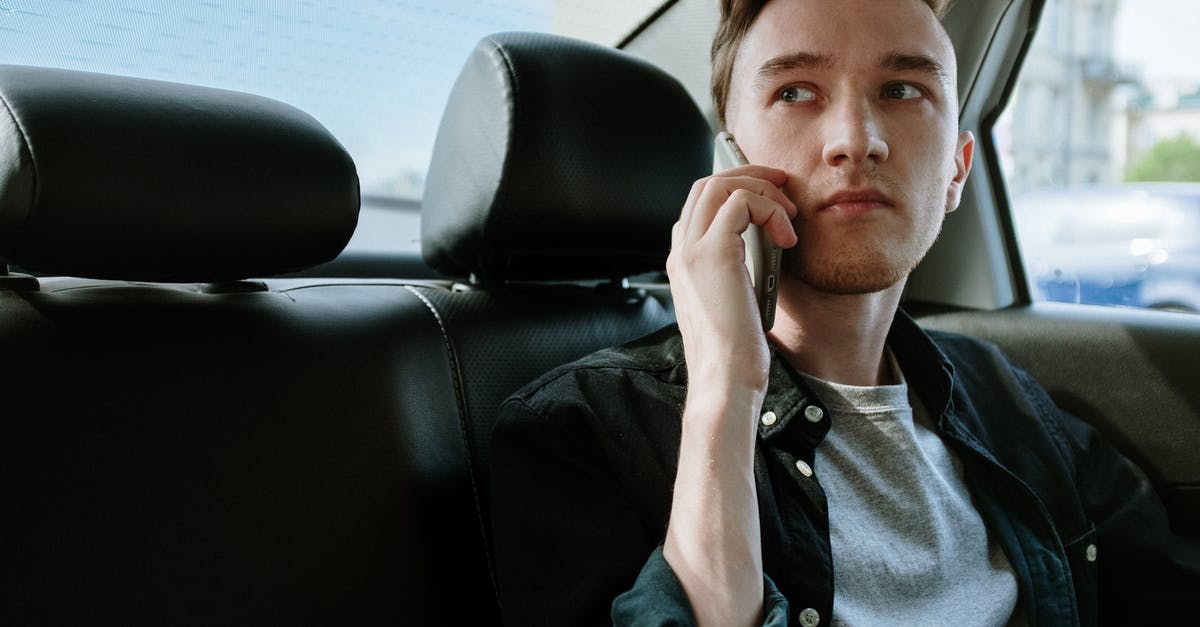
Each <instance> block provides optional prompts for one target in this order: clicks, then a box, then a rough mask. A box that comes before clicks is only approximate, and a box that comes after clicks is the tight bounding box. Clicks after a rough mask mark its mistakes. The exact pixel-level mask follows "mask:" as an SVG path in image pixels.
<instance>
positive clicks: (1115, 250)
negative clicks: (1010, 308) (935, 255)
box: [1013, 183, 1200, 311]
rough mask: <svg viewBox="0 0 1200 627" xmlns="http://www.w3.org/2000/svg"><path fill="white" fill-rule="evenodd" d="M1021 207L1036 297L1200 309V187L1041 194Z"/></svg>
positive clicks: (1024, 199)
mask: <svg viewBox="0 0 1200 627" xmlns="http://www.w3.org/2000/svg"><path fill="white" fill-rule="evenodd" d="M1013 208H1014V215H1015V219H1016V227H1017V233H1018V237H1019V238H1020V242H1021V249H1022V251H1023V254H1024V256H1025V268H1026V273H1027V275H1028V277H1029V281H1030V284H1031V287H1032V288H1033V291H1034V297H1035V298H1040V299H1041V300H1048V301H1057V302H1070V303H1084V304H1098V305H1126V306H1131V307H1143V308H1149V309H1161V310H1169V311H1200V183H1130V184H1122V185H1107V186H1096V187H1081V188H1067V189H1059V190H1049V191H1040V192H1034V193H1029V194H1023V195H1020V196H1016V197H1014V198H1013Z"/></svg>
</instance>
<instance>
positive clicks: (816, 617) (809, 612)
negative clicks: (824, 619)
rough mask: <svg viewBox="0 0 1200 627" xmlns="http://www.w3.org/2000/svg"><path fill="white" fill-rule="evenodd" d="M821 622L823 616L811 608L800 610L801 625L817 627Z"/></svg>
mask: <svg viewBox="0 0 1200 627" xmlns="http://www.w3.org/2000/svg"><path fill="white" fill-rule="evenodd" d="M820 622H821V615H820V614H818V613H817V611H816V610H814V609H813V608H811V607H806V608H804V609H802V610H800V624H801V625H804V627H817V623H820Z"/></svg>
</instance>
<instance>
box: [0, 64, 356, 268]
mask: <svg viewBox="0 0 1200 627" xmlns="http://www.w3.org/2000/svg"><path fill="white" fill-rule="evenodd" d="M358 206H359V193H358V176H357V174H356V172H355V168H354V162H353V161H352V160H351V158H350V156H349V155H348V154H347V153H346V151H345V149H344V148H342V146H341V144H339V143H338V141H337V140H336V139H334V137H333V136H332V135H330V133H329V132H328V131H327V130H325V128H324V127H323V126H321V125H320V124H319V123H318V122H317V121H316V120H314V119H313V118H312V117H310V116H309V115H308V114H306V113H304V112H302V111H300V110H298V109H296V108H294V107H291V106H289V105H286V104H283V103H281V102H277V101H274V100H270V99H268V98H262V97H259V96H252V95H249V94H243V93H237V92H232V91H226V90H220V89H210V88H204V87H196V86H191V85H180V84H176V83H167V82H161V81H152V80H143V79H135V78H125V77H118V76H108V75H104V74H93V73H87V72H75V71H67V70H58V69H49V68H35V67H21V66H0V257H3V258H5V259H6V260H7V261H9V262H11V263H14V264H16V265H18V266H20V267H22V268H27V269H30V270H34V271H39V272H45V273H52V274H64V275H71V276H82V277H89V278H101V279H126V280H142V281H165V282H192V281H196V282H207V281H226V280H236V279H241V278H248V277H256V276H267V275H271V274H278V273H281V272H287V271H291V270H298V269H302V268H305V267H309V266H312V265H315V264H317V263H320V262H323V261H327V260H329V259H332V258H333V257H335V256H336V255H337V254H338V253H339V252H340V251H341V249H342V248H343V247H344V246H345V245H346V242H347V241H348V240H349V238H350V235H351V234H352V233H353V232H354V227H355V225H356V223H357V221H358Z"/></svg>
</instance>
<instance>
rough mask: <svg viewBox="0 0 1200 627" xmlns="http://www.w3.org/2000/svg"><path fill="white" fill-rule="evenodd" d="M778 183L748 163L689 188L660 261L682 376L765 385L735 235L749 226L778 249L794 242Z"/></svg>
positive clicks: (765, 362)
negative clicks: (679, 343) (679, 342)
mask: <svg viewBox="0 0 1200 627" xmlns="http://www.w3.org/2000/svg"><path fill="white" fill-rule="evenodd" d="M786 181H787V174H786V173H785V172H783V171H782V170H776V169H774V168H768V167H765V166H757V165H748V166H742V167H739V168H734V169H732V170H726V171H725V172H721V173H719V174H716V175H713V176H710V177H707V178H703V179H700V180H699V181H696V183H695V184H694V185H693V186H692V190H691V193H690V194H689V195H688V198H687V202H686V203H685V204H684V206H683V211H682V212H681V213H680V216H679V221H678V222H676V223H675V226H674V228H673V229H672V231H671V254H670V256H669V257H667V275H668V276H669V277H670V280H671V295H672V297H673V299H674V302H675V309H676V317H677V318H678V321H679V329H680V333H681V334H682V336H683V341H684V351H685V353H686V355H687V362H688V374H689V376H691V375H693V374H697V375H709V374H710V371H715V372H711V374H714V375H718V376H717V378H719V379H722V380H723V381H722V383H726V382H727V383H730V384H739V385H746V386H749V387H751V388H761V389H765V387H766V374H767V369H768V366H769V356H768V352H767V344H766V338H765V336H764V334H763V330H762V325H761V324H760V322H759V319H758V305H757V303H755V301H754V290H753V288H752V286H751V285H750V273H749V272H748V271H747V269H746V265H745V263H746V249H745V245H744V243H743V241H742V237H741V234H742V232H744V231H745V230H746V229H747V228H749V227H750V225H751V224H756V225H761V226H764V227H766V229H767V234H768V235H769V236H770V237H771V239H773V240H774V241H775V243H776V244H778V245H780V246H781V247H783V248H791V247H792V246H794V245H795V244H796V232H795V230H794V229H793V228H792V224H791V219H792V218H793V217H795V215H796V206H795V205H794V204H793V203H792V201H791V200H789V199H788V198H787V196H785V195H784V194H783V192H782V191H781V190H780V186H782V185H783V184H784V182H786ZM727 378H728V381H724V380H725V379H727Z"/></svg>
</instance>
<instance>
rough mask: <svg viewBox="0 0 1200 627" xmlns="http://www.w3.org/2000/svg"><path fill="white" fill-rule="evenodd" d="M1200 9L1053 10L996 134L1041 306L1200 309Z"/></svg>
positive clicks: (1083, 0)
mask: <svg viewBox="0 0 1200 627" xmlns="http://www.w3.org/2000/svg"><path fill="white" fill-rule="evenodd" d="M1197 26H1200V4H1198V3H1196V2H1194V0H1136V2H1135V1H1134V0H1049V1H1048V2H1047V3H1046V6H1045V9H1044V13H1043V14H1042V18H1041V24H1040V26H1039V30H1038V34H1037V35H1036V36H1035V38H1034V41H1033V44H1032V47H1031V49H1030V51H1029V54H1028V55H1027V56H1026V59H1025V63H1024V67H1023V68H1022V69H1021V75H1020V78H1019V80H1018V82H1017V85H1016V88H1015V90H1014V92H1013V97H1012V99H1011V101H1010V103H1009V106H1008V108H1007V109H1006V110H1005V112H1004V113H1003V115H1001V117H1000V119H999V120H998V121H997V124H996V126H995V128H994V129H993V133H994V136H993V137H994V140H995V143H996V147H997V150H998V151H999V156H1000V162H1001V168H1002V171H1003V173H1004V176H1005V179H1006V184H1007V187H1008V192H1009V197H1010V200H1011V204H1012V207H1013V214H1014V220H1015V224H1016V231H1017V237H1018V242H1019V245H1020V247H1021V254H1022V257H1023V258H1024V261H1025V265H1026V273H1027V275H1028V278H1029V281H1030V290H1031V293H1032V295H1033V298H1034V299H1035V300H1054V301H1065V302H1077V303H1088V304H1102V305H1119V306H1133V307H1146V308H1154V309H1163V310H1172V311H1190V312H1197V311H1200V66H1198V65H1196V63H1195V59H1197V58H1200V40H1198V39H1197V38H1196V37H1194V35H1193V33H1194V31H1195V28H1196V27H1197Z"/></svg>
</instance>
